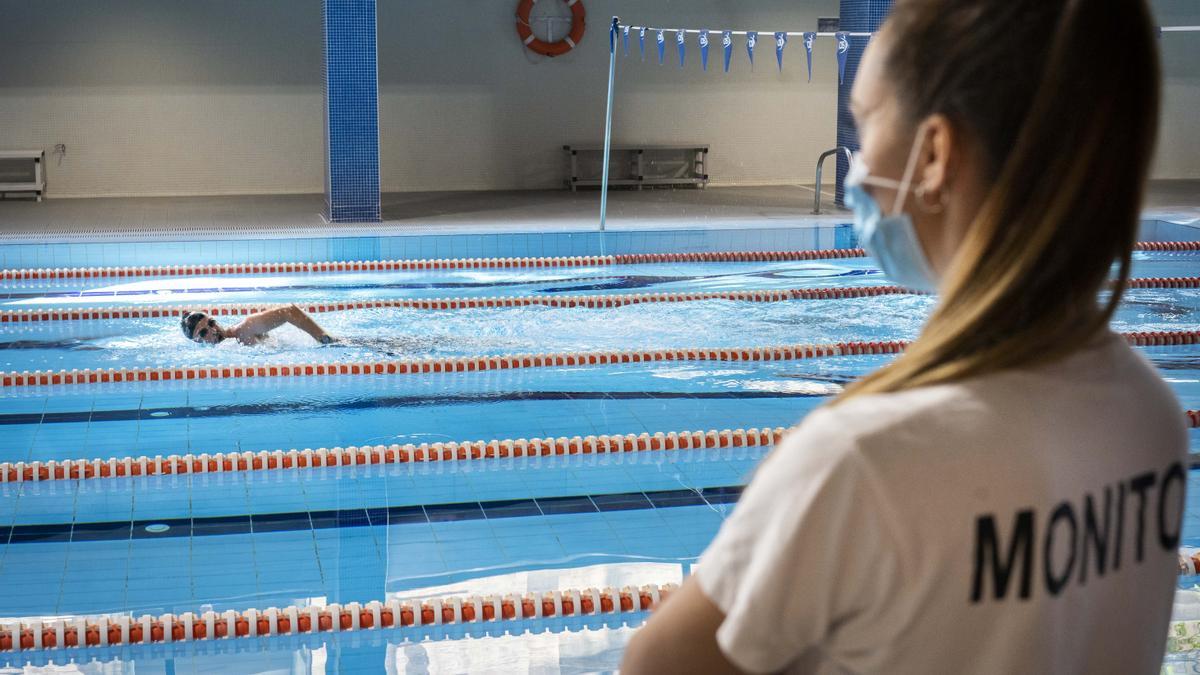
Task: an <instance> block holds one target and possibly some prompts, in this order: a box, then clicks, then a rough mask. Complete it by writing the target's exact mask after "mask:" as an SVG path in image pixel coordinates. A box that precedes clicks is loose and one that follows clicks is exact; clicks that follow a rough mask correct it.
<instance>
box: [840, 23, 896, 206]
mask: <svg viewBox="0 0 1200 675" xmlns="http://www.w3.org/2000/svg"><path fill="white" fill-rule="evenodd" d="M891 9H892V0H840V10H841V20H840V21H839V24H840V29H841V30H844V31H849V32H854V33H874V32H875V31H877V30H879V27H880V26H881V25H882V24H883V20H884V19H885V18H887V14H888V12H890V11H891ZM866 48H867V38H865V37H852V38H850V52H849V54H848V55H847V58H846V78H845V80H843V81H842V82H841V84H839V85H838V109H837V144H838V145H839V146H845V147H847V148H850V149H851V150H858V149H859V145H858V129H857V128H856V127H855V126H854V116H853V115H851V114H850V90H851V89H853V88H854V78H855V77H856V76H857V75H858V62H859V60H860V59H861V58H862V54H863V51H865V50H866ZM849 171H850V164H849V162H847V161H846V158H845V157H844V156H843V155H842V154H841V153H838V156H837V182H836V188H835V189H836V196H835V199H834V201H835V202H836V203H837V205H838V206H842V205H843V202H842V198H843V197H844V196H845V191H844V189H843V188H844V185H845V182H846V173H847V172H849Z"/></svg>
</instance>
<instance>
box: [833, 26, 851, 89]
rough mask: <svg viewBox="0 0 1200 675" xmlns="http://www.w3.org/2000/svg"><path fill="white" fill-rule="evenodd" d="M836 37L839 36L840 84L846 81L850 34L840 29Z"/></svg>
mask: <svg viewBox="0 0 1200 675" xmlns="http://www.w3.org/2000/svg"><path fill="white" fill-rule="evenodd" d="M834 37H835V38H837V60H838V84H844V83H845V82H846V57H847V56H849V55H850V34H849V33H847V32H845V31H838V32H837V33H835V34H834Z"/></svg>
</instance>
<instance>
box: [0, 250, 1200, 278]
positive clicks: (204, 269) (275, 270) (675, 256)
mask: <svg viewBox="0 0 1200 675" xmlns="http://www.w3.org/2000/svg"><path fill="white" fill-rule="evenodd" d="M1134 250H1135V251H1155V252H1183V251H1200V242H1196V241H1143V242H1138V243H1137V244H1135V245H1134ZM866 255H867V254H866V251H864V250H863V249H861V248H833V249H810V250H800V251H714V252H709V253H627V254H621V255H591V256H553V257H524V258H445V259H422V260H339V261H324V262H274V263H225V264H220V265H165V266H164V265H157V266H155V265H142V266H131V267H55V268H14V269H0V281H10V280H12V281H16V280H32V279H104V278H127V277H163V276H166V277H176V276H196V275H219V274H300V273H328V272H401V271H428V270H462V269H515V268H549V267H592V266H598V265H635V264H644V263H691V262H772V261H790V260H827V259H834V258H863V257H866Z"/></svg>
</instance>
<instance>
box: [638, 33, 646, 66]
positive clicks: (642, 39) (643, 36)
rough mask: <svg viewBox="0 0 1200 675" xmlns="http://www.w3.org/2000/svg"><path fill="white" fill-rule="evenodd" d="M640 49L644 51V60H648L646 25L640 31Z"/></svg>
mask: <svg viewBox="0 0 1200 675" xmlns="http://www.w3.org/2000/svg"><path fill="white" fill-rule="evenodd" d="M638 50H640V51H641V52H642V60H643V61H645V60H646V27H645V26H642V29H641V30H640V31H638Z"/></svg>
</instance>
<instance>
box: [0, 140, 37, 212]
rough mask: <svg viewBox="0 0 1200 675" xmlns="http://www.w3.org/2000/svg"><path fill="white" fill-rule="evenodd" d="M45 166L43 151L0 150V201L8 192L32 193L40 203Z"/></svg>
mask: <svg viewBox="0 0 1200 675" xmlns="http://www.w3.org/2000/svg"><path fill="white" fill-rule="evenodd" d="M45 165H46V152H45V151H44V150H0V199H3V198H4V197H5V196H6V195H7V194H8V193H10V192H32V193H34V195H35V196H36V197H37V200H38V201H39V202H40V201H42V193H43V192H45V191H46V174H45V172H44V171H43V168H44V167H45Z"/></svg>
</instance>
